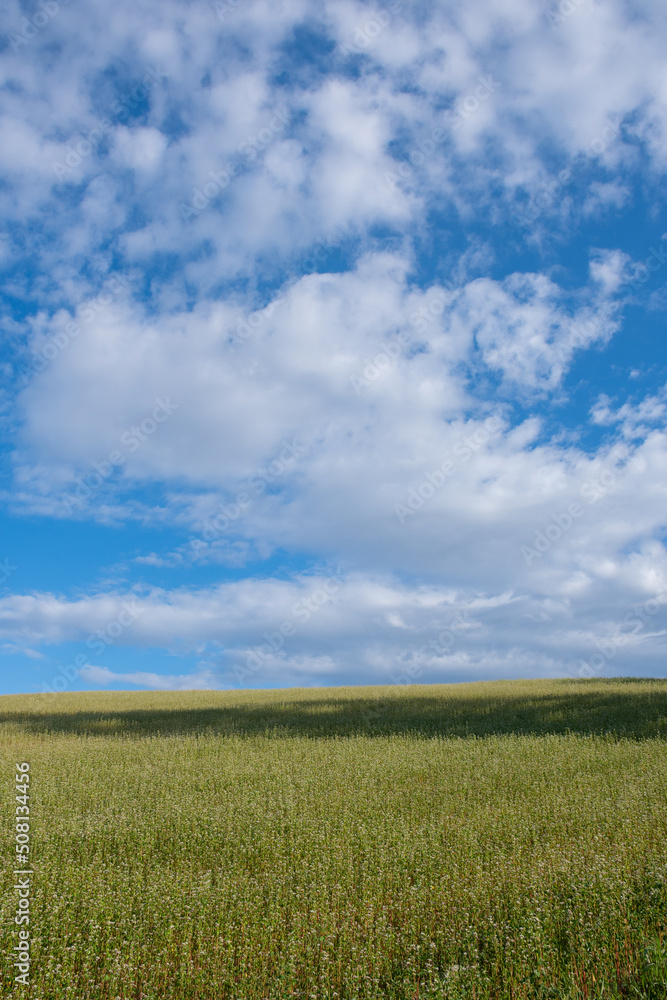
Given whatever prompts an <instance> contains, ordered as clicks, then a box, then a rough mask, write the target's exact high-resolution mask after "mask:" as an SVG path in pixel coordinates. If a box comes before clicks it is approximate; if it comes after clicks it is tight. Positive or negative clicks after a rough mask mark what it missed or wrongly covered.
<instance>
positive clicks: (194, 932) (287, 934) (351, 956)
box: [0, 680, 667, 1000]
mask: <svg viewBox="0 0 667 1000" xmlns="http://www.w3.org/2000/svg"><path fill="white" fill-rule="evenodd" d="M666 734H667V682H664V681H630V680H627V681H576V682H575V681H530V682H507V683H505V682H503V683H497V684H471V685H456V686H454V685H443V686H428V687H427V686H423V687H422V686H415V687H408V688H347V689H311V690H291V691H284V690H283V691H272V692H265V691H263V692H248V691H245V692H186V693H179V694H174V693H157V694H153V693H147V692H141V693H129V692H118V693H100V694H85V693H82V694H68V695H34V696H29V695H25V696H7V697H3V698H1V699H0V759H1V768H0V776H2V780H1V781H0V787H1V789H2V798H1V801H0V824H1V829H2V842H3V844H4V845H5V847H4V848H3V852H4V857H5V859H6V861H7V864H6V868H5V871H6V872H7V873H8V874H6V877H5V880H4V886H3V894H2V930H1V935H2V947H3V956H4V957H5V959H6V960H5V962H4V963H3V982H2V995H3V996H4V997H7V998H8V1000H16V998H19V997H31V998H40V1000H42V998H43V1000H66V998H71V1000H195V998H198V1000H199V998H201V1000H204V998H206V1000H209V998H210V1000H246V998H247V1000H250V998H251V1000H263V998H271V1000H287V998H292V997H300V998H304V1000H325V998H326V1000H334V998H341V1000H362V998H363V1000H376V998H380V997H387V998H392V1000H398V998H400V1000H408V998H410V1000H412V998H419V1000H422V998H436V997H437V998H446V997H449V998H452V1000H453V998H460V1000H462V998H476V1000H486V998H497V1000H510V998H511V1000H519V998H531V1000H532V998H535V1000H547V998H553V1000H561V998H563V1000H564V998H572V1000H574V998H585V997H587V998H603V997H605V998H606V997H609V998H611V997H618V998H620V997H644V998H650V1000H664V998H665V997H667V985H666V984H667V947H666V946H667V941H666V939H665V933H666V931H667V893H666V878H667V795H666V793H667V744H666V742H665V735H666ZM19 760H25V761H27V762H29V763H30V768H31V776H32V778H31V780H32V785H31V849H32V855H31V862H32V866H33V869H34V877H33V885H32V892H33V897H32V900H31V911H30V912H31V923H30V930H31V935H32V949H33V954H32V963H31V973H30V986H29V987H27V988H26V987H24V986H22V985H20V984H16V983H15V982H14V970H13V968H12V965H11V959H10V957H9V956H10V953H11V949H12V947H13V946H14V944H15V941H16V928H15V926H14V924H13V916H14V911H15V909H16V892H15V890H14V889H13V888H12V885H13V883H12V876H11V873H10V869H11V865H12V863H13V856H12V854H11V852H12V851H13V846H12V845H13V839H12V837H13V823H14V811H13V801H14V799H13V795H14V789H13V785H14V769H15V765H16V763H17V762H18V761H19Z"/></svg>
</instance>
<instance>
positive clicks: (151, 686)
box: [80, 666, 220, 691]
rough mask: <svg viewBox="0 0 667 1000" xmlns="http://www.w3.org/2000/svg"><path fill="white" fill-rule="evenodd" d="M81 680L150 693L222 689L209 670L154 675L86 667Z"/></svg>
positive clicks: (81, 672) (142, 672) (140, 671)
mask: <svg viewBox="0 0 667 1000" xmlns="http://www.w3.org/2000/svg"><path fill="white" fill-rule="evenodd" d="M80 674H81V679H82V680H83V681H86V682H88V683H90V684H99V685H103V686H104V687H109V685H111V684H114V685H115V684H131V685H132V686H133V687H139V688H144V689H146V688H147V689H148V690H150V691H209V690H212V689H216V688H219V687H220V684H219V683H218V682H217V680H216V678H215V677H214V676H213V674H212V673H211V672H210V671H209V670H201V671H199V672H198V673H195V674H181V675H174V674H154V673H147V672H146V671H142V670H139V671H135V672H134V673H116V672H114V671H113V670H109V669H108V668H107V667H94V666H86V667H83V668H82V669H81V671H80Z"/></svg>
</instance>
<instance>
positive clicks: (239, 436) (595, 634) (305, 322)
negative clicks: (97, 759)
mask: <svg viewBox="0 0 667 1000" xmlns="http://www.w3.org/2000/svg"><path fill="white" fill-rule="evenodd" d="M0 19H1V25H0V50H1V51H0V56H1V58H0V88H1V91H0V93H1V96H0V135H1V136H2V139H1V141H0V213H1V215H2V226H1V227H0V267H1V268H2V340H1V345H0V375H1V382H0V414H1V426H2V436H1V447H0V654H1V659H0V693H15V692H35V693H37V692H51V691H80V690H101V689H112V690H113V689H128V690H136V689H154V690H186V689H197V688H198V689H208V688H216V689H244V688H280V687H295V686H306V687H310V686H327V685H347V684H409V683H420V684H421V683H435V682H461V681H474V680H494V679H501V678H552V677H573V678H575V677H618V676H646V677H659V676H665V653H666V651H667V641H666V636H667V614H666V607H667V553H666V550H665V524H666V521H667V503H666V500H667V436H666V433H665V418H666V415H667V348H666V346H665V336H664V320H665V310H666V309H667V286H666V285H665V280H666V278H667V267H666V266H665V265H666V264H667V212H666V210H665V204H664V192H665V172H666V170H667V63H665V59H664V53H665V42H666V41H667V8H666V7H665V5H664V3H663V2H662V0H632V2H629V0H627V2H626V0H604V2H597V0H559V2H554V3H551V2H550V0H543V2H542V0H465V2H461V0H452V2H448V3H447V4H441V3H435V2H429V3H424V2H415V3H407V2H405V0H390V2H388V3H387V4H386V5H385V6H378V5H373V4H364V3H358V2H355V0H335V2H326V0H322V2H313V0H284V2H282V3H281V2H267V0H215V2H214V3H207V2H205V0H202V2H199V3H195V2H183V0H180V2H174V0H160V2H159V3H158V2H157V0H132V2H128V0H117V2H116V3H114V4H112V5H109V4H106V3H102V2H100V0H89V2H87V3H86V4H82V3H78V2H77V0H70V2H67V3H65V2H63V0H42V2H40V3H39V4H35V3H19V2H17V0H9V2H8V3H6V4H5V5H4V7H3V11H2V14H1V15H0Z"/></svg>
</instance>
